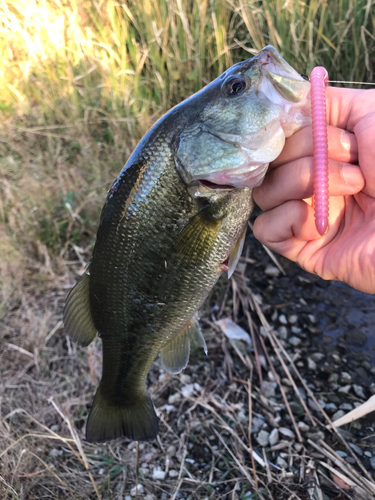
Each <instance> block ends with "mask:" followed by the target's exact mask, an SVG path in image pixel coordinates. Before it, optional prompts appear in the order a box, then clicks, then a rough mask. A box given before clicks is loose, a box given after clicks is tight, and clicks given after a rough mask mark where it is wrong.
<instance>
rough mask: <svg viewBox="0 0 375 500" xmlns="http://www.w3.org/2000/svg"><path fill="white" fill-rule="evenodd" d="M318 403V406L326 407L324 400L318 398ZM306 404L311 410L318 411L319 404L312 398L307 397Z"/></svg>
mask: <svg viewBox="0 0 375 500" xmlns="http://www.w3.org/2000/svg"><path fill="white" fill-rule="evenodd" d="M318 403H319V404H320V406H321V407H322V408H323V409H324V408H325V407H326V404H325V402H324V401H322V400H321V399H318ZM307 404H308V406H309V407H310V408H311V409H312V410H313V411H316V412H317V413H320V408H319V406H318V405H317V404H316V403H315V401H314V400H313V399H309V400H308V401H307Z"/></svg>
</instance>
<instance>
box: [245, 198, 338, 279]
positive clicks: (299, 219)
mask: <svg viewBox="0 0 375 500" xmlns="http://www.w3.org/2000/svg"><path fill="white" fill-rule="evenodd" d="M344 208H345V198H344V197H343V196H336V197H333V198H332V204H331V210H330V216H329V226H328V231H327V233H325V234H324V235H323V236H320V235H319V233H318V231H317V229H316V226H315V219H314V210H313V208H312V207H311V206H310V205H308V204H307V203H305V202H304V201H302V200H299V201H298V200H292V201H288V202H286V203H284V204H283V205H280V206H278V207H276V208H274V209H273V210H270V211H268V212H264V213H263V214H261V215H260V216H259V217H257V219H256V220H255V223H254V236H255V237H256V238H257V239H258V240H259V241H260V242H261V243H263V244H264V245H265V246H267V247H268V248H270V249H271V250H274V251H275V252H277V253H279V254H281V255H284V256H285V257H287V258H288V259H290V260H293V261H295V262H298V264H299V265H300V266H302V267H303V268H304V269H306V270H307V271H309V272H316V273H317V274H319V276H322V277H323V278H324V279H333V278H334V277H333V276H331V275H330V276H329V277H328V274H327V273H328V272H329V270H328V271H327V270H324V255H323V252H324V251H325V248H326V247H327V246H329V245H330V244H331V243H332V241H333V240H334V239H335V238H336V237H337V235H338V234H339V233H340V227H341V222H342V218H343V213H344V212H343V211H344Z"/></svg>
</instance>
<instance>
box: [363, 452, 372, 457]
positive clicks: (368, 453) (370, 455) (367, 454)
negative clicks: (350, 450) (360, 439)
mask: <svg viewBox="0 0 375 500" xmlns="http://www.w3.org/2000/svg"><path fill="white" fill-rule="evenodd" d="M363 454H364V455H365V457H368V458H371V457H372V453H371V451H364V452H363Z"/></svg>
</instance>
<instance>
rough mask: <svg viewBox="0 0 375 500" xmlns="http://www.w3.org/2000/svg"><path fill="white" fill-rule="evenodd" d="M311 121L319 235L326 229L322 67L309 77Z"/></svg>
mask: <svg viewBox="0 0 375 500" xmlns="http://www.w3.org/2000/svg"><path fill="white" fill-rule="evenodd" d="M310 83H311V119H312V132H313V151H314V169H313V182H314V210H315V226H316V229H317V230H318V233H319V234H320V235H323V234H324V233H325V232H326V231H327V227H328V210H329V205H328V134H327V119H326V91H325V88H326V86H327V85H328V73H327V70H326V69H325V68H323V67H322V66H317V67H316V68H314V69H313V70H312V72H311V75H310Z"/></svg>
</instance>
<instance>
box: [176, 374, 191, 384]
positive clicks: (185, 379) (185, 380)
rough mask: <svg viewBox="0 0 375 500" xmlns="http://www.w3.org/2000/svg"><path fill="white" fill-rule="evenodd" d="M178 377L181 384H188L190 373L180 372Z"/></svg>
mask: <svg viewBox="0 0 375 500" xmlns="http://www.w3.org/2000/svg"><path fill="white" fill-rule="evenodd" d="M179 377H180V380H181V383H182V384H185V385H187V384H190V382H191V377H190V375H187V374H186V373H181V375H180V376H179Z"/></svg>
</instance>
